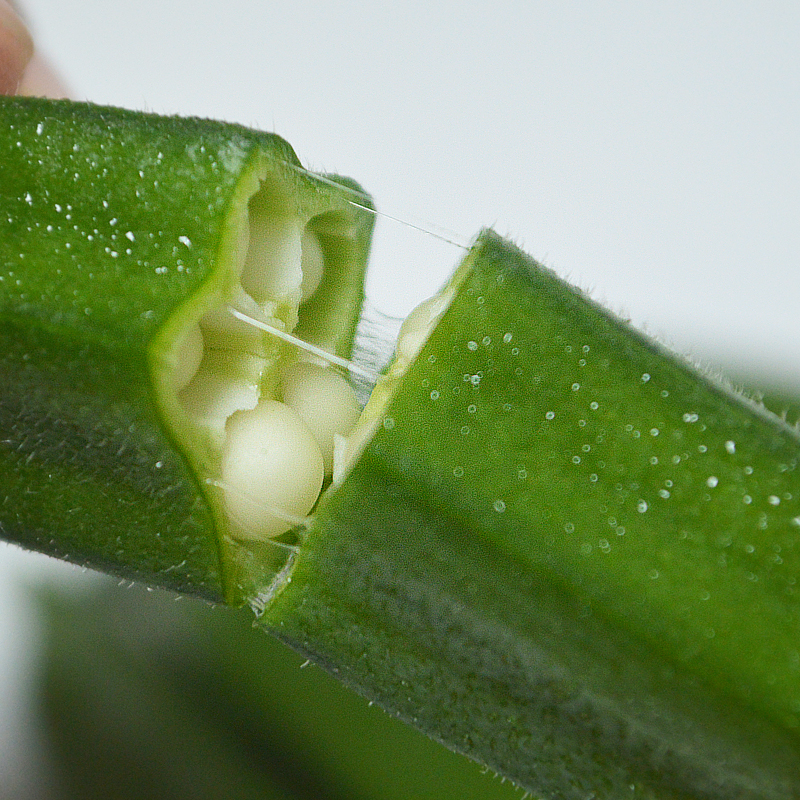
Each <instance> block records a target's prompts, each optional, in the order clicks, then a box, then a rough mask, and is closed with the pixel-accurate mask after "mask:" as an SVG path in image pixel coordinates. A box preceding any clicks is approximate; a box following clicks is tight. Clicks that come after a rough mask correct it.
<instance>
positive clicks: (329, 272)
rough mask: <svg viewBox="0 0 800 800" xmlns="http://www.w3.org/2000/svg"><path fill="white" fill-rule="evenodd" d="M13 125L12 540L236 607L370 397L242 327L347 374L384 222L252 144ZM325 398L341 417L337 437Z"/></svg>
mask: <svg viewBox="0 0 800 800" xmlns="http://www.w3.org/2000/svg"><path fill="white" fill-rule="evenodd" d="M0 114H2V121H3V125H2V131H1V132H0V205H1V206H2V215H1V216H2V221H0V303H1V304H2V305H0V351H1V352H0V375H1V376H2V377H0V383H1V384H2V387H3V388H2V390H1V391H0V430H2V443H0V448H1V449H2V458H0V481H2V484H1V485H2V490H3V494H4V502H3V504H2V511H0V532H2V535H3V537H4V538H7V539H9V540H11V541H16V542H18V543H20V544H22V545H24V546H26V547H30V548H33V549H36V550H40V551H43V552H46V553H50V554H51V555H56V556H60V557H64V558H68V559H69V560H72V561H75V562H77V563H81V564H85V565H87V566H92V567H95V568H98V569H105V570H108V571H111V572H113V573H115V574H118V575H121V576H124V577H130V578H134V579H137V580H142V581H144V582H146V583H149V584H153V585H161V586H165V587H167V588H172V589H175V590H178V591H182V592H188V593H192V594H199V595H202V596H206V597H210V598H216V599H221V598H226V599H227V600H228V601H230V602H234V603H239V604H240V603H242V602H244V600H245V599H246V598H247V597H249V596H251V595H252V594H253V593H254V592H255V591H256V590H257V589H261V588H263V586H264V585H265V582H269V581H270V580H271V579H272V577H274V574H275V573H276V572H278V571H280V569H281V568H282V567H283V565H284V563H285V560H286V557H287V553H289V552H291V547H290V549H288V550H287V547H286V546H285V545H287V544H291V536H290V537H289V539H288V540H287V541H284V542H283V544H284V546H280V543H279V544H278V545H277V546H276V545H273V544H272V543H271V539H273V538H274V537H282V536H283V537H284V539H285V538H286V537H285V536H284V535H285V534H286V533H287V532H288V531H290V530H291V529H293V528H296V527H297V525H298V524H300V523H303V522H304V519H305V516H306V515H307V514H308V512H309V511H310V510H311V509H312V508H313V506H314V504H315V503H316V501H317V498H318V496H319V492H320V489H321V488H322V485H323V482H324V480H325V475H326V471H327V472H329V469H328V467H327V466H326V465H327V464H328V463H329V462H330V460H331V452H330V451H331V448H332V444H331V440H332V436H333V433H332V431H336V432H339V433H344V432H347V429H348V427H349V426H352V424H353V406H354V405H355V400H354V399H353V398H352V391H351V390H350V389H349V386H347V384H346V382H345V381H344V380H343V379H342V378H340V377H339V376H338V375H332V374H328V373H329V372H330V371H329V370H327V369H325V368H323V367H312V365H308V369H314V372H313V373H310V372H308V371H307V372H308V374H306V377H305V380H303V379H300V378H299V377H298V376H301V375H302V374H303V370H305V369H306V367H305V366H303V365H300V364H298V361H299V359H300V357H301V355H302V354H301V352H300V351H298V350H297V349H296V348H293V347H292V346H290V345H287V344H286V343H284V342H283V341H281V340H279V339H277V338H275V337H273V336H271V335H270V334H269V333H265V332H264V331H262V330H259V329H258V328H255V327H253V326H251V325H248V324H246V323H244V322H242V321H241V320H239V319H237V318H235V317H234V316H233V315H232V314H231V313H230V309H231V308H234V309H238V310H239V311H241V312H243V313H245V314H248V315H250V316H251V317H256V318H258V319H260V320H263V321H264V322H265V323H269V324H270V325H272V326H273V327H274V328H276V329H278V330H280V331H285V332H294V333H295V334H297V335H299V336H301V337H302V338H303V339H304V340H305V341H308V342H310V343H312V344H313V345H315V346H316V347H317V348H318V349H320V350H321V351H325V352H330V353H332V354H334V355H337V356H340V357H346V356H348V355H349V353H350V350H351V347H352V343H353V338H354V335H355V327H356V324H357V321H358V317H359V311H360V307H361V303H362V299H363V289H362V285H363V275H364V269H365V265H366V259H367V252H368V248H369V241H370V236H371V228H372V214H371V213H369V211H368V210H367V209H368V207H369V205H370V201H369V199H368V198H367V197H366V196H365V195H364V193H363V192H362V191H361V190H360V188H359V187H358V186H357V185H356V184H354V183H352V182H350V181H347V180H345V179H340V178H336V177H329V178H324V179H322V178H317V177H315V176H312V175H311V174H310V173H308V172H306V171H305V170H303V169H302V168H301V167H300V164H299V162H298V160H297V157H296V156H295V154H294V152H293V151H292V149H291V147H290V146H289V145H288V144H287V143H286V142H285V141H283V140H282V139H280V138H279V137H278V136H275V135H273V134H268V133H261V132H257V131H251V130H247V129H245V128H242V127H240V126H237V125H229V124H223V123H218V122H213V121H209V120H198V119H177V118H165V117H158V116H155V115H152V114H143V113H136V112H130V111H124V110H120V109H114V108H102V107H97V106H92V105H89V104H81V103H70V102H63V101H62V102H58V101H56V102H54V101H47V100H38V99H31V98H14V99H9V98H3V99H2V101H0ZM354 197H355V199H356V200H357V201H358V202H357V204H356V203H353V202H351V199H352V198H354ZM285 376H288V383H287V382H286V381H287V378H285ZM314 385H319V386H328V387H330V386H331V385H333V386H335V387H336V389H335V391H337V392H338V394H339V396H341V397H343V398H344V399H340V401H339V405H338V406H337V407H336V408H335V409H334V410H333V411H332V412H331V414H333V415H334V416H336V415H338V417H337V419H331V414H328V415H327V416H326V415H325V414H323V413H322V410H318V409H314V408H312V407H311V406H310V405H309V401H308V400H307V399H304V393H305V394H306V395H307V394H308V393H309V392H311V393H313V391H314V389H313V387H314ZM348 391H349V392H350V397H348V395H347V392H348ZM284 392H287V393H289V394H291V398H284V397H283V394H284ZM309 413H310V414H311V415H312V416H313V417H314V418H315V419H317V423H316V424H317V429H313V420H312V421H309V420H308V415H309ZM304 415H305V418H306V421H304ZM270 448H271V449H270ZM240 450H241V452H239V451H240ZM245 451H246V453H247V455H243V453H245ZM267 451H269V453H268V452H267ZM259 473H260V476H261V478H263V479H260V477H259ZM268 476H269V478H268ZM256 508H258V511H256V510H255V509H256Z"/></svg>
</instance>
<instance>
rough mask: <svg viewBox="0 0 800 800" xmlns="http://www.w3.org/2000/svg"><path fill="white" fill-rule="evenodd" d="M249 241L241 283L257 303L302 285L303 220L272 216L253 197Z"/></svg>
mask: <svg viewBox="0 0 800 800" xmlns="http://www.w3.org/2000/svg"><path fill="white" fill-rule="evenodd" d="M250 205H251V213H250V240H249V243H248V246H247V255H246V256H245V261H244V267H243V269H242V277H241V282H242V286H243V287H244V290H245V291H246V292H247V293H248V294H249V295H250V296H251V297H253V298H254V299H255V300H256V302H258V303H263V302H264V301H266V300H269V299H278V298H283V297H286V296H287V295H290V294H291V293H293V292H296V291H298V290H299V288H300V284H301V282H302V277H303V276H302V272H301V266H300V238H301V237H300V221H299V220H298V219H296V218H295V217H289V216H281V217H275V216H274V215H273V216H270V215H269V212H268V211H266V210H263V209H260V208H259V206H258V201H257V200H256V199H255V198H254V199H253V200H251V203H250Z"/></svg>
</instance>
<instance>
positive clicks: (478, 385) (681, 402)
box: [261, 233, 800, 800]
mask: <svg viewBox="0 0 800 800" xmlns="http://www.w3.org/2000/svg"><path fill="white" fill-rule="evenodd" d="M467 261H468V263H467V264H466V265H465V267H466V269H465V268H464V267H462V270H461V272H462V273H465V274H462V276H461V277H460V278H459V279H458V280H459V281H460V285H459V287H458V289H457V292H456V295H455V299H454V300H453V302H452V304H451V305H450V307H449V309H448V310H447V312H446V313H445V314H444V317H443V318H442V319H441V321H440V322H439V323H438V325H437V326H436V327H435V328H434V330H433V332H432V333H431V335H430V338H429V340H428V342H427V343H426V345H425V346H424V348H423V349H422V351H421V352H420V353H419V355H418V357H417V359H416V361H415V362H414V364H413V365H412V366H411V367H410V368H409V370H408V371H407V373H406V374H405V375H404V376H403V378H402V379H401V381H400V383H399V384H398V386H397V388H396V390H395V393H394V395H393V398H392V400H391V402H390V404H389V405H388V406H387V407H386V408H385V410H384V413H383V415H382V424H381V425H380V426H379V429H378V431H377V433H376V435H375V437H374V438H373V439H372V440H371V441H370V443H369V444H368V446H367V447H366V449H365V451H364V453H363V454H362V456H361V458H360V459H359V461H358V462H357V463H356V464H355V466H354V468H353V469H352V472H351V473H350V474H349V476H348V478H347V479H346V480H345V481H344V483H343V484H342V485H341V486H340V487H339V488H338V489H337V490H336V491H335V492H332V493H330V494H329V495H328V496H326V497H325V498H324V499H323V501H322V502H321V503H320V507H319V508H318V510H317V513H316V514H315V517H314V523H313V526H312V528H311V530H310V531H309V532H308V534H307V537H306V539H305V541H304V543H303V548H302V550H301V553H300V554H299V556H298V558H297V559H296V561H295V564H294V566H293V569H292V573H291V581H290V582H287V583H286V584H285V585H284V586H283V587H282V588H281V589H280V590H279V591H278V592H277V594H276V596H275V597H274V598H272V599H271V601H270V602H268V603H266V605H265V608H264V610H263V614H262V617H261V620H262V623H263V624H264V625H265V626H267V627H268V628H269V629H271V630H272V631H273V632H275V633H276V634H277V635H278V636H280V637H282V638H284V639H285V640H287V641H289V642H291V643H292V644H293V645H294V646H295V647H299V648H300V649H301V650H304V651H305V652H307V653H309V654H310V655H313V657H315V658H316V659H317V660H319V661H321V662H322V663H325V664H327V665H328V668H329V669H332V670H333V671H334V672H335V673H336V675H337V676H338V677H339V678H341V679H342V680H343V681H345V682H346V683H348V684H350V685H352V686H354V687H356V688H357V689H358V690H360V691H361V692H363V693H365V694H366V695H367V696H369V697H371V698H375V699H377V700H378V701H379V702H380V703H381V704H382V705H383V706H384V707H385V708H387V709H389V710H390V711H391V712H392V713H395V714H397V715H399V716H401V717H402V718H404V719H406V720H408V721H410V722H411V723H412V724H414V725H416V726H418V727H420V728H421V729H423V730H426V731H428V732H429V734H430V735H432V736H433V737H434V738H437V739H439V740H441V741H443V742H445V743H446V744H447V745H448V746H450V747H452V748H454V749H457V750H460V751H462V752H465V753H467V754H469V755H471V756H472V757H473V758H476V759H477V760H479V761H482V762H483V763H485V764H487V765H488V766H489V767H490V768H492V769H495V770H497V771H499V772H500V773H501V774H503V775H506V776H508V777H510V778H512V779H513V780H515V781H516V782H518V783H519V784H520V785H521V786H523V787H524V788H526V789H528V790H530V791H531V792H532V793H533V795H534V796H536V797H547V798H569V799H570V800H572V799H573V798H574V800H578V798H580V800H584V798H586V797H588V796H592V797H596V798H619V797H628V796H630V797H647V798H682V799H686V800H688V798H694V799H695V800H697V798H718V799H719V800H722V798H725V799H726V800H730V798H742V799H744V798H748V799H749V798H752V800H755V798H759V799H760V800H763V798H781V799H782V800H789V798H793V797H797V796H799V795H800V748H799V747H798V741H797V711H798V700H800V681H799V680H798V662H797V652H798V651H797V647H798V635H797V621H798V618H799V617H800V607H799V606H798V600H797V595H796V593H795V591H794V588H795V583H796V579H797V577H798V575H800V554H798V552H797V546H796V541H797V524H798V520H797V517H798V514H800V491H798V490H800V487H798V486H797V478H796V472H795V466H796V457H797V444H798V437H797V433H796V431H795V430H793V429H790V428H789V427H788V426H786V425H784V424H783V423H782V422H781V421H780V420H779V419H777V418H776V417H773V416H771V415H769V414H766V413H764V412H763V411H761V410H760V409H758V408H757V407H755V405H754V404H751V403H749V402H748V401H745V400H744V399H742V398H740V397H737V396H735V395H734V394H732V393H731V392H729V391H727V390H726V389H725V388H724V387H722V386H721V385H716V384H714V383H712V382H709V381H708V380H706V379H705V378H704V377H703V376H701V375H699V374H698V373H697V372H696V371H695V370H694V369H693V368H692V367H690V366H688V365H686V364H684V363H683V362H682V361H681V360H679V359H677V358H676V357H674V356H672V355H669V354H668V353H666V352H665V351H662V350H661V349H660V348H659V347H658V346H656V345H654V344H652V343H651V342H650V341H648V340H647V339H645V338H644V337H642V336H640V335H639V334H637V333H636V332H634V331H632V330H631V329H630V328H629V327H628V326H626V325H625V324H623V323H621V322H619V321H618V320H616V319H614V318H613V317H612V316H611V315H609V314H608V313H607V312H605V311H603V310H602V309H600V308H599V307H597V306H596V305H594V304H593V303H592V302H590V301H589V300H587V299H586V298H585V297H584V296H582V295H581V294H580V293H579V292H577V291H576V290H574V289H573V288H571V287H569V286H567V285H566V284H564V283H563V282H562V281H560V280H559V279H557V278H556V277H555V276H554V275H552V274H551V273H550V272H549V271H548V270H546V269H544V268H542V267H540V266H539V265H537V264H536V263H535V262H534V261H533V260H532V259H530V258H529V257H527V256H526V255H524V254H523V253H521V252H520V251H519V250H517V249H516V248H515V247H513V245H510V244H509V243H507V242H505V241H503V240H501V239H500V238H499V237H497V236H495V235H494V234H492V233H485V234H484V235H483V236H482V237H481V238H480V240H479V242H478V244H477V245H476V247H475V249H474V250H473V252H472V253H471V255H470V256H469V257H468V259H467ZM776 556H777V557H776ZM450 709H452V713H451V711H450Z"/></svg>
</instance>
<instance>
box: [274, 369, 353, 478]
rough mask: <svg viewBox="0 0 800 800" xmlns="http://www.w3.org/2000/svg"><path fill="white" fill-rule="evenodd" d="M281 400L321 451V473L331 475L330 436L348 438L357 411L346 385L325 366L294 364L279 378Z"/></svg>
mask: <svg viewBox="0 0 800 800" xmlns="http://www.w3.org/2000/svg"><path fill="white" fill-rule="evenodd" d="M282 389H283V401H284V402H285V403H286V404H287V405H288V406H289V407H290V408H292V409H293V410H294V411H295V412H296V413H297V415H298V416H299V417H300V419H302V420H303V422H305V424H306V425H307V426H308V429H309V430H310V431H311V433H312V434H313V435H314V438H315V439H316V441H317V444H318V445H319V448H320V451H321V452H322V458H323V461H324V463H325V474H326V475H332V474H333V443H334V436H335V435H336V434H339V435H340V436H348V435H349V434H350V432H351V431H352V430H353V427H354V426H355V424H356V421H357V420H358V417H359V415H360V413H361V410H360V408H359V406H358V401H357V400H356V396H355V393H354V392H353V390H352V389H351V388H350V384H348V383H347V381H346V380H345V379H344V378H343V377H342V376H341V375H338V374H337V373H336V372H334V371H333V370H332V369H329V368H328V367H323V366H322V365H320V364H311V363H308V362H305V361H298V362H297V363H295V364H292V366H291V367H289V368H288V369H287V370H286V372H285V373H284V376H283V386H282Z"/></svg>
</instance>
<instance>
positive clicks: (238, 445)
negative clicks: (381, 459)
mask: <svg viewBox="0 0 800 800" xmlns="http://www.w3.org/2000/svg"><path fill="white" fill-rule="evenodd" d="M226 430H227V434H228V436H227V441H226V444H225V449H224V452H223V456H222V466H221V485H222V486H223V487H224V488H223V492H224V502H225V507H226V510H227V512H228V515H229V517H230V519H231V521H232V522H233V527H234V530H235V532H236V535H237V537H238V538H242V539H252V540H261V539H268V538H272V537H275V536H279V535H280V534H282V533H284V532H285V531H287V530H289V529H290V528H292V527H293V523H294V521H295V520H296V519H297V518H301V517H304V516H305V515H307V514H308V512H309V511H310V510H311V509H312V508H313V506H314V503H316V501H317V497H318V496H319V493H320V490H321V489H322V482H323V479H324V475H325V468H324V462H323V458H322V453H321V452H320V449H319V446H318V445H317V442H316V440H315V439H314V436H313V435H312V433H311V431H310V430H309V429H308V427H307V426H306V424H305V423H304V422H303V421H302V420H301V419H300V417H299V416H298V414H297V413H296V412H295V411H293V410H292V409H291V408H289V406H287V405H285V404H284V403H279V402H278V401H276V400H266V401H262V402H260V403H259V404H258V405H257V406H256V407H255V408H254V409H252V410H251V411H240V412H237V413H235V414H233V415H232V416H231V417H230V419H229V420H228V424H227V426H226Z"/></svg>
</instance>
